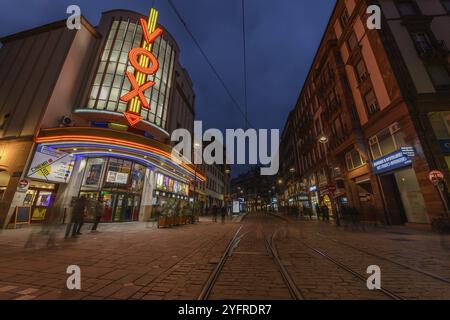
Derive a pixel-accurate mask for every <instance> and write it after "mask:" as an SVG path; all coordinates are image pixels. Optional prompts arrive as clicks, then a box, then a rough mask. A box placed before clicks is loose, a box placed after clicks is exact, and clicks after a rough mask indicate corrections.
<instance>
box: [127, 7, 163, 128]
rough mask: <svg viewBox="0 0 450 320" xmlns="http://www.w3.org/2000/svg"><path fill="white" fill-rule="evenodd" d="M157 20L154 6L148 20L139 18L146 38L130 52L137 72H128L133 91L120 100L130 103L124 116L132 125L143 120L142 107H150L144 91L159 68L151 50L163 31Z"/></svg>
mask: <svg viewBox="0 0 450 320" xmlns="http://www.w3.org/2000/svg"><path fill="white" fill-rule="evenodd" d="M157 20H158V11H156V10H155V9H153V8H152V9H151V10H150V14H149V16H148V21H145V20H144V19H142V18H141V19H139V23H140V25H141V28H142V33H143V34H144V40H143V41H142V46H141V47H139V48H133V49H132V50H131V51H130V53H129V54H128V60H129V62H130V64H131V65H132V66H133V67H134V69H135V73H134V74H133V73H131V72H129V71H127V72H126V76H127V78H128V80H129V81H130V84H131V91H130V92H128V93H127V94H125V95H123V96H122V97H120V100H121V101H124V102H127V103H128V107H127V110H126V111H125V112H124V116H125V118H126V119H127V121H128V123H129V124H130V125H131V126H135V125H136V124H137V123H139V122H140V121H141V120H142V116H141V108H144V109H149V108H150V105H149V103H148V101H147V99H146V98H145V95H144V93H145V91H146V90H147V89H149V88H151V87H153V86H154V85H155V82H153V81H147V78H148V76H150V75H153V74H155V73H156V72H157V71H158V69H159V62H158V59H157V58H156V57H155V56H154V55H153V53H152V52H151V50H152V46H153V42H154V41H155V40H156V38H158V37H159V36H160V35H161V34H162V33H163V30H162V29H161V28H157V27H156V23H157Z"/></svg>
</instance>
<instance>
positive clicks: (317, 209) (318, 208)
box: [315, 203, 321, 221]
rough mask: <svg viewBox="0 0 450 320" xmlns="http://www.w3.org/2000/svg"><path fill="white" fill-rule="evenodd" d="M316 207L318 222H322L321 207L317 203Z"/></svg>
mask: <svg viewBox="0 0 450 320" xmlns="http://www.w3.org/2000/svg"><path fill="white" fill-rule="evenodd" d="M315 207H316V214H317V220H318V221H319V220H320V215H321V212H320V211H321V209H320V206H319V204H318V203H316V205H315Z"/></svg>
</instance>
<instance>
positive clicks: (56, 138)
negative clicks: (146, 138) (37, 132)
mask: <svg viewBox="0 0 450 320" xmlns="http://www.w3.org/2000/svg"><path fill="white" fill-rule="evenodd" d="M35 141H36V143H51V142H61V141H78V142H103V143H106V144H112V145H118V146H123V147H133V148H136V149H140V150H144V151H148V152H152V153H155V154H157V155H160V156H162V157H164V158H166V159H169V160H171V161H173V162H175V163H176V164H178V165H180V166H182V167H183V168H184V169H186V170H187V171H189V172H190V173H191V174H195V175H197V177H198V178H199V179H200V180H202V181H205V180H206V177H205V176H203V175H202V174H200V173H199V172H198V171H196V170H194V169H192V168H191V167H189V166H188V165H187V164H185V163H183V162H181V161H179V160H177V159H174V158H173V157H172V156H171V154H170V153H168V152H166V151H162V150H160V149H158V148H154V147H151V146H147V145H144V144H141V143H137V142H132V141H127V140H120V139H114V138H105V137H97V136H83V135H67V136H64V135H63V136H52V137H37V138H36V139H35Z"/></svg>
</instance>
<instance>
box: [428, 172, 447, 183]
mask: <svg viewBox="0 0 450 320" xmlns="http://www.w3.org/2000/svg"><path fill="white" fill-rule="evenodd" d="M428 179H429V180H430V182H431V183H432V184H433V185H435V186H437V185H438V184H439V182H440V181H442V180H443V179H444V174H443V173H442V172H441V171H437V170H435V171H431V172H430V174H429V175H428Z"/></svg>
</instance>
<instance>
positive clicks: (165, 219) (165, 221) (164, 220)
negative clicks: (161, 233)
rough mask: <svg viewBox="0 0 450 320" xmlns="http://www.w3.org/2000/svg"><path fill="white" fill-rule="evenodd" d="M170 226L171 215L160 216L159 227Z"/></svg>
mask: <svg viewBox="0 0 450 320" xmlns="http://www.w3.org/2000/svg"><path fill="white" fill-rule="evenodd" d="M168 227H170V221H169V217H166V216H160V217H159V218H158V228H168Z"/></svg>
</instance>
